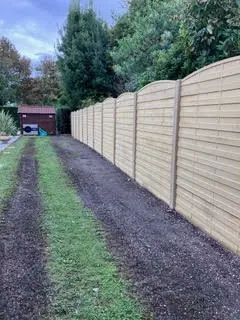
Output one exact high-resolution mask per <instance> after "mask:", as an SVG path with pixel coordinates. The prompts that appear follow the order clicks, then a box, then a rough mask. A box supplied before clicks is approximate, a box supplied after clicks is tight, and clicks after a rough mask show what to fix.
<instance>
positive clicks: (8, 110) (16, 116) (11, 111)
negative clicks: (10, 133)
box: [0, 106, 20, 128]
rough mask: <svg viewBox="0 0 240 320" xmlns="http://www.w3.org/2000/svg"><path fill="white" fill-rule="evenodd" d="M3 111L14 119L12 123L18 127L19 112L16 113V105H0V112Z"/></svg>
mask: <svg viewBox="0 0 240 320" xmlns="http://www.w3.org/2000/svg"><path fill="white" fill-rule="evenodd" d="M1 111H4V112H5V113H8V114H9V115H10V116H11V117H12V118H13V120H14V123H15V125H16V127H17V128H19V127H20V120H19V114H18V107H17V106H13V107H10V106H9V107H8V106H4V107H0V112H1Z"/></svg>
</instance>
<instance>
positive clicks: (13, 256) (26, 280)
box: [0, 139, 48, 320]
mask: <svg viewBox="0 0 240 320" xmlns="http://www.w3.org/2000/svg"><path fill="white" fill-rule="evenodd" d="M33 144H34V140H33V139H30V142H29V144H28V145H27V147H26V148H25V150H24V153H23V156H22V159H21V163H20V167H19V172H18V177H19V181H18V186H17V190H16V192H15V194H14V195H13V197H12V200H11V202H10V204H9V207H8V209H7V211H6V212H4V214H3V219H2V222H1V225H0V319H1V320H10V319H11V320H25V319H29V320H30V319H31V320H35V319H36V320H37V319H44V318H45V314H46V305H47V288H48V281H47V277H46V274H45V271H44V264H45V258H44V242H43V239H42V237H41V234H40V222H41V221H40V215H41V205H40V199H39V195H38V190H37V163H36V160H35V158H34V145H33Z"/></svg>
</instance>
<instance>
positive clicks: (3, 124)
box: [0, 110, 17, 135]
mask: <svg viewBox="0 0 240 320" xmlns="http://www.w3.org/2000/svg"><path fill="white" fill-rule="evenodd" d="M16 134H17V127H16V125H15V123H14V119H13V118H12V117H11V116H10V115H9V114H8V113H6V112H4V111H3V110H2V111H1V112H0V135H16Z"/></svg>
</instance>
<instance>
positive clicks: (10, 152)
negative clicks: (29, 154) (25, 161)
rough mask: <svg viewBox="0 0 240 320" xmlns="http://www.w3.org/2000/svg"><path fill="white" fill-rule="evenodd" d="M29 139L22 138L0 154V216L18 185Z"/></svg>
mask: <svg viewBox="0 0 240 320" xmlns="http://www.w3.org/2000/svg"><path fill="white" fill-rule="evenodd" d="M27 142H28V138H20V139H19V140H18V141H16V142H15V143H13V144H11V145H10V146H9V147H8V148H7V149H5V150H4V151H1V152H0V215H1V212H2V211H3V210H4V209H5V207H6V205H7V203H8V201H9V199H10V197H11V195H12V193H13V192H14V190H15V187H16V184H17V170H18V166H19V161H20V158H21V155H22V151H23V149H24V146H25V145H26V143H27Z"/></svg>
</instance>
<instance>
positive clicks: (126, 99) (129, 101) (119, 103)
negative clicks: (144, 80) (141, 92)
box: [116, 92, 136, 110]
mask: <svg viewBox="0 0 240 320" xmlns="http://www.w3.org/2000/svg"><path fill="white" fill-rule="evenodd" d="M135 100H136V93H135V92H127V93H124V94H122V95H121V96H119V97H118V98H117V99H116V108H117V109H118V110H119V109H122V108H129V107H132V106H133V105H135Z"/></svg>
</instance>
